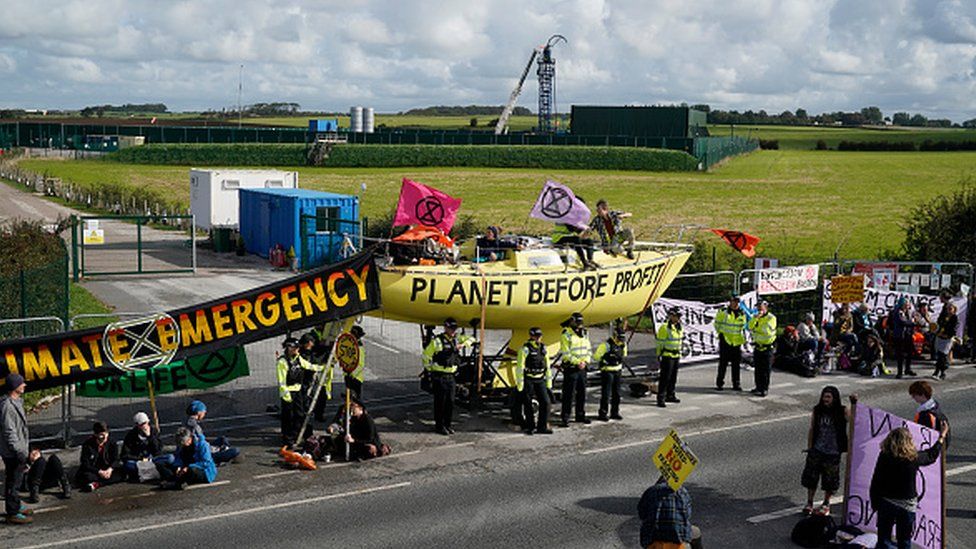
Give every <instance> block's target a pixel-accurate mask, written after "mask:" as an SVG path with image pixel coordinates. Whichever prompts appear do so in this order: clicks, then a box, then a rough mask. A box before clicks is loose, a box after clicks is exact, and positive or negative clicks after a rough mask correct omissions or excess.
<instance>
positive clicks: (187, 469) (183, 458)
mask: <svg viewBox="0 0 976 549" xmlns="http://www.w3.org/2000/svg"><path fill="white" fill-rule="evenodd" d="M173 455H174V458H175V459H173V462H172V463H160V464H159V465H158V468H159V473H160V475H161V476H162V477H163V480H164V481H165V483H164V485H163V486H164V488H170V489H174V490H182V489H183V488H185V487H186V485H187V484H209V483H211V482H213V481H214V479H215V478H217V465H216V464H215V463H214V460H213V456H211V454H210V444H209V443H207V439H206V438H204V437H203V436H202V435H194V434H193V433H192V432H191V431H190V430H189V429H187V428H186V427H180V428H179V429H177V430H176V452H174V454H173Z"/></svg>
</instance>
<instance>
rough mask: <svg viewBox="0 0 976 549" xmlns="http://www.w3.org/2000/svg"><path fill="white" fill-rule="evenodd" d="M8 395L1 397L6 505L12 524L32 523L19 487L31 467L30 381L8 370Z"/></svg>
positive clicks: (1, 453)
mask: <svg viewBox="0 0 976 549" xmlns="http://www.w3.org/2000/svg"><path fill="white" fill-rule="evenodd" d="M3 387H4V390H5V391H6V393H7V394H6V395H5V396H4V397H3V398H0V457H2V458H3V468H4V483H3V497H4V507H5V510H6V513H7V523H8V524H29V523H30V522H31V521H32V520H33V519H32V518H31V516H30V515H31V514H32V512H31V511H29V510H28V509H26V508H25V507H24V506H23V504H22V503H21V502H20V494H18V493H17V489H18V488H19V487H20V485H21V484H22V483H23V482H24V470H25V469H26V467H27V458H28V449H29V447H30V433H29V432H28V430H27V414H26V413H24V399H23V396H24V392H25V391H26V390H27V384H26V383H25V382H24V377H23V376H21V375H20V374H15V373H10V374H7V377H6V379H5V380H4V385H3Z"/></svg>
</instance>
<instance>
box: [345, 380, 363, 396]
mask: <svg viewBox="0 0 976 549" xmlns="http://www.w3.org/2000/svg"><path fill="white" fill-rule="evenodd" d="M343 379H344V380H345V382H346V388H347V389H349V392H350V393H352V398H354V399H356V400H358V401H360V402H362V400H363V382H362V381H359V380H358V379H356V378H354V377H352V376H345V377H344V378H343Z"/></svg>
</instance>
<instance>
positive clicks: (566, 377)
mask: <svg viewBox="0 0 976 549" xmlns="http://www.w3.org/2000/svg"><path fill="white" fill-rule="evenodd" d="M573 319H574V323H575V325H576V327H569V326H567V327H565V328H563V333H562V337H561V338H560V341H559V351H560V352H561V353H562V371H563V395H562V397H563V398H562V400H563V406H562V414H561V415H562V423H563V426H566V425H568V424H569V414H570V411H572V410H573V399H574V398H575V399H576V421H577V422H579V423H589V422H590V420H589V419H587V418H586V366H587V364H589V363H590V359H591V358H592V357H591V349H590V347H591V345H590V338H589V337H588V336H587V335H586V328H584V327H583V317H582V315H578V316H577V315H574V317H573Z"/></svg>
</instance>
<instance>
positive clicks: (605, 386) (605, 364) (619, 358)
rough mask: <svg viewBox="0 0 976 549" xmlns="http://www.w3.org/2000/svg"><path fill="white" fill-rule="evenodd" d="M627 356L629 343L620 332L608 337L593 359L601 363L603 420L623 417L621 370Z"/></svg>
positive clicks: (601, 409)
mask: <svg viewBox="0 0 976 549" xmlns="http://www.w3.org/2000/svg"><path fill="white" fill-rule="evenodd" d="M626 357H627V343H626V342H625V341H624V338H623V333H620V332H618V333H616V334H614V335H612V336H610V337H609V338H607V340H606V341H604V342H603V343H601V344H600V346H599V347H597V348H596V353H594V354H593V360H595V361H597V362H598V363H599V364H600V419H601V420H602V421H607V420H609V419H623V418H622V417H621V416H620V370H621V369H622V368H623V364H624V358H626ZM608 404H609V407H608V406H607V405H608ZM608 409H609V412H610V415H609V416H608V415H607V411H608Z"/></svg>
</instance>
